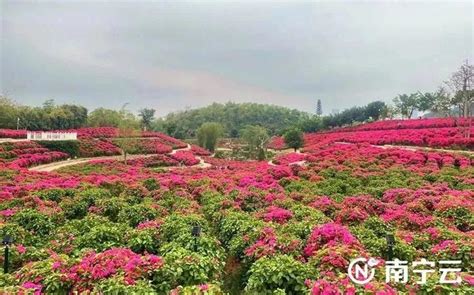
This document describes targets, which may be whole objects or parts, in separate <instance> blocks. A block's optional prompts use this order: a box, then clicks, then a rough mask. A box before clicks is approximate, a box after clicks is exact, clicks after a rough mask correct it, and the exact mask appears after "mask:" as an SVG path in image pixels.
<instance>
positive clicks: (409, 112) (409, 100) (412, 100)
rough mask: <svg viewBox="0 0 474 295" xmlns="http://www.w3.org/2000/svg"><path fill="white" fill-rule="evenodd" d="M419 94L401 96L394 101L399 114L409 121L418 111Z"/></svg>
mask: <svg viewBox="0 0 474 295" xmlns="http://www.w3.org/2000/svg"><path fill="white" fill-rule="evenodd" d="M418 97H419V94H418V93H412V94H410V95H408V94H399V95H398V96H397V97H395V98H394V99H393V103H394V104H395V107H396V108H397V110H398V112H399V113H400V114H401V115H402V116H405V117H407V118H408V119H410V118H411V116H413V112H414V111H415V109H417V106H418Z"/></svg>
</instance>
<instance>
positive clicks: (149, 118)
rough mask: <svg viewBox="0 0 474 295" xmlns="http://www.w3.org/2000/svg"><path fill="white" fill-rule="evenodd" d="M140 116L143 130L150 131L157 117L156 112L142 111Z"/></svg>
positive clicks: (152, 110) (145, 109)
mask: <svg viewBox="0 0 474 295" xmlns="http://www.w3.org/2000/svg"><path fill="white" fill-rule="evenodd" d="M138 116H139V117H141V122H140V123H141V126H142V127H143V130H145V131H146V130H149V129H150V127H151V123H152V122H153V119H154V117H155V110H154V109H147V108H144V109H141V110H140V111H139V113H138Z"/></svg>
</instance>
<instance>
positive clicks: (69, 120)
mask: <svg viewBox="0 0 474 295" xmlns="http://www.w3.org/2000/svg"><path fill="white" fill-rule="evenodd" d="M0 113H1V114H2V116H0V128H12V129H16V127H17V123H19V125H18V127H20V129H28V130H57V129H71V128H79V127H82V126H84V125H85V124H86V121H87V109H86V108H85V107H83V106H79V105H69V104H63V105H55V104H54V101H53V100H47V101H46V102H45V103H44V104H43V106H42V107H28V106H21V105H17V104H15V103H14V102H12V101H11V100H9V99H7V98H4V97H1V98H0ZM3 114H5V116H3ZM18 118H19V121H18V122H17V119H18Z"/></svg>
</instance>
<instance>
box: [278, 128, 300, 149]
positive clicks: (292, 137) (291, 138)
mask: <svg viewBox="0 0 474 295" xmlns="http://www.w3.org/2000/svg"><path fill="white" fill-rule="evenodd" d="M283 140H284V141H285V144H286V145H287V146H288V147H290V148H292V149H294V150H295V152H296V150H297V149H299V148H301V147H302V146H303V144H304V138H303V132H301V130H299V129H296V128H294V129H290V130H288V131H287V132H285V134H283Z"/></svg>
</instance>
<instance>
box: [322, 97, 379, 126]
mask: <svg viewBox="0 0 474 295" xmlns="http://www.w3.org/2000/svg"><path fill="white" fill-rule="evenodd" d="M386 113H387V105H386V104H385V103H384V102H382V101H374V102H371V103H369V104H368V105H366V106H355V107H352V108H349V109H347V110H344V111H342V112H340V113H338V114H332V115H330V116H327V117H324V118H323V126H324V128H328V127H338V126H343V125H351V124H353V123H355V122H365V121H368V120H369V119H372V120H377V119H379V118H381V117H384V116H385V115H386Z"/></svg>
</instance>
